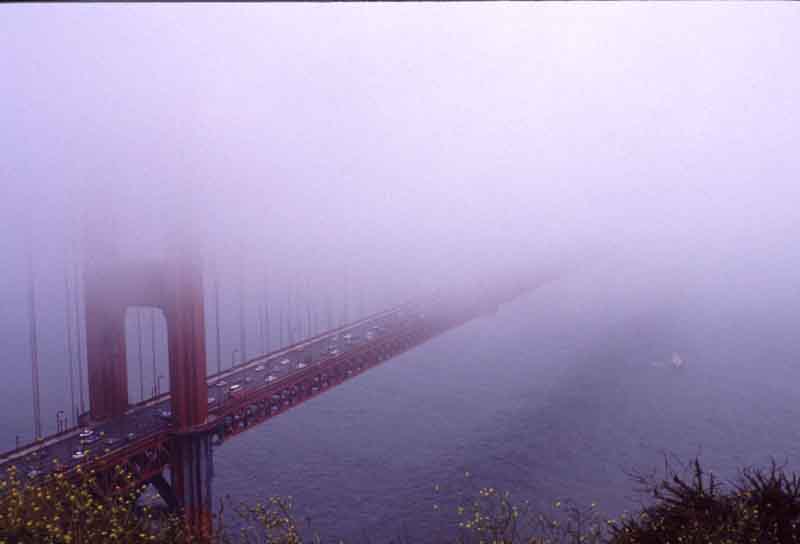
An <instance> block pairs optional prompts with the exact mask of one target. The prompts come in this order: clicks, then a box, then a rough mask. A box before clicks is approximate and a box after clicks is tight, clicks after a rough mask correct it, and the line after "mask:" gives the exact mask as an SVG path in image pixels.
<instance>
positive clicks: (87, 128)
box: [0, 3, 800, 324]
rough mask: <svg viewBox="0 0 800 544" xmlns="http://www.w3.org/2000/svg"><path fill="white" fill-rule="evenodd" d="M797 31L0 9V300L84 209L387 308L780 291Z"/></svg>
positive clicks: (793, 231)
mask: <svg viewBox="0 0 800 544" xmlns="http://www.w3.org/2000/svg"><path fill="white" fill-rule="evenodd" d="M797 28H800V9H798V7H797V6H796V5H794V4H770V3H758V4H706V3H692V4H671V3H659V4H646V5H640V4H633V3H620V4H584V3H580V4H545V5H538V4H522V5H520V4H503V3H491V4H477V5H476V4H447V5H431V4H380V5H367V4H344V5H325V4H320V5H289V4H263V5H206V4H203V5H190V4H180V5H146V6H142V5H90V4H86V5H75V6H61V5H49V4H44V5H6V6H3V7H2V8H0V73H2V74H3V76H2V78H0V105H1V106H2V108H1V109H0V111H1V112H2V129H0V148H1V149H2V155H1V156H0V157H1V158H0V190H1V191H2V192H1V193H0V196H1V198H0V213H2V216H3V217H4V219H5V223H6V225H7V228H6V229H3V232H2V233H0V249H1V250H2V251H3V255H4V274H3V275H4V278H3V281H2V284H1V285H0V296H2V297H3V302H4V304H5V307H6V308H10V307H15V308H16V307H19V308H23V306H21V304H22V298H21V297H22V294H21V290H22V289H23V286H24V266H23V263H24V260H23V259H22V250H21V248H22V244H23V243H24V232H25V231H26V229H27V228H28V225H32V229H33V239H34V243H35V253H36V259H37V263H38V264H37V266H38V270H39V271H40V272H39V274H40V280H39V281H43V282H45V281H48V280H47V278H48V277H50V278H51V279H50V280H49V281H51V283H52V284H53V286H54V287H52V289H53V290H55V289H57V288H58V287H57V286H58V285H60V284H59V282H60V281H61V280H60V274H61V272H60V268H59V267H60V266H61V264H60V263H62V262H63V261H64V260H65V259H70V258H73V257H71V256H70V250H68V248H70V247H71V244H72V243H73V242H76V241H77V242H78V243H79V242H80V239H81V232H82V230H81V229H86V228H103V229H108V228H110V226H109V225H110V223H109V221H110V219H109V217H113V222H114V225H115V227H114V228H115V229H116V230H117V233H116V234H115V237H116V238H117V239H118V241H119V243H120V247H121V248H122V249H123V250H124V251H125V252H126V253H127V254H129V255H132V256H138V255H142V256H151V255H158V254H160V253H163V251H164V250H165V248H166V247H167V241H166V240H167V239H168V237H169V233H170V232H172V230H171V229H175V228H176V225H181V224H184V223H187V222H188V223H190V224H192V225H193V227H194V228H195V229H196V232H197V233H198V240H200V243H201V244H202V246H203V247H204V251H205V252H206V254H207V255H208V256H210V257H212V258H216V259H217V261H218V262H221V263H222V266H223V267H225V266H226V265H230V263H233V262H234V261H235V260H236V259H238V258H239V255H240V254H241V253H242V252H244V253H245V254H246V255H247V259H248V262H249V263H251V264H252V265H253V267H254V268H258V269H265V270H268V271H269V274H271V275H274V276H277V277H283V278H290V277H294V276H296V275H298V274H300V275H302V276H303V277H306V278H309V281H311V282H312V283H313V284H314V285H317V286H319V285H322V284H324V283H326V282H328V281H333V280H331V278H332V277H336V278H341V277H342V275H344V274H345V273H347V274H351V275H352V276H353V277H355V278H358V279H357V280H355V281H356V282H364V284H365V285H366V284H367V283H369V286H370V287H369V289H371V292H381V291H384V292H395V293H397V294H398V297H395V298H401V297H399V294H400V293H402V296H407V295H409V294H411V293H412V292H414V291H415V290H417V291H419V290H421V289H422V287H423V286H424V287H426V288H427V287H432V286H435V285H442V284H446V283H447V282H448V281H451V280H452V279H453V278H459V277H469V276H470V275H475V274H479V273H483V272H485V273H500V272H508V270H512V271H513V270H519V271H525V270H535V269H536V268H537V267H538V266H539V265H540V264H541V263H551V262H559V261H570V262H571V261H575V260H578V261H580V260H582V259H583V260H589V261H591V260H600V261H607V260H609V259H617V258H619V257H620V256H624V258H625V259H626V260H625V261H624V262H626V263H628V264H625V265H619V266H629V265H630V263H632V262H634V261H637V260H638V261H641V260H645V261H647V263H648V264H646V265H643V266H644V267H643V270H646V271H647V274H648V280H647V282H648V283H649V285H650V286H651V288H652V289H653V290H659V289H661V292H662V293H671V292H672V290H671V289H673V288H674V287H675V285H678V284H679V283H680V282H683V281H687V280H686V278H687V277H692V278H697V277H699V278H704V279H705V280H708V278H709V277H711V278H715V277H716V278H718V279H720V281H722V280H724V278H723V277H722V276H726V275H729V274H732V273H736V271H741V277H742V278H745V279H746V280H747V281H750V283H751V284H752V285H757V286H759V288H763V289H764V290H766V291H764V292H771V293H773V294H774V295H775V296H776V297H777V298H778V299H780V298H781V296H783V295H784V294H786V293H787V292H791V293H792V294H793V296H796V288H794V283H793V281H794V277H795V276H796V269H797V264H798V262H800V259H798V256H799V255H800V252H798V244H797V232H798V212H797V210H796V203H797V202H798V201H799V200H800V198H799V197H800V184H799V183H798V173H800V159H798V153H797V142H798V138H797V136H798V127H800V101H798V98H797V97H798V96H800V75H798V74H800V72H799V71H798V70H797V68H796V63H797V51H799V50H800V38H798V33H797V32H796V29H797ZM345 271H346V272H345ZM523 273H524V272H523ZM336 281H339V283H340V284H341V279H339V280H336ZM743 281H745V280H743ZM747 281H745V283H747ZM712 283H713V281H712ZM319 289H322V288H319ZM43 296H45V297H46V296H47V295H46V294H45V295H43ZM389 298H391V297H389ZM20 311H21V310H20ZM9 312H10V313H9V314H8V315H11V313H13V312H16V310H14V311H13V312H12V310H9ZM14 315H24V313H19V312H17V313H14ZM9 319H10V318H9ZM23 324H24V322H23Z"/></svg>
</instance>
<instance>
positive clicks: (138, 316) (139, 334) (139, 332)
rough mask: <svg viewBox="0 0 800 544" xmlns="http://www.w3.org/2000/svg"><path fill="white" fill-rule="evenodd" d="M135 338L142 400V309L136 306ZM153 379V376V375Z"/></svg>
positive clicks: (142, 398) (141, 397)
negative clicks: (137, 348) (137, 345)
mask: <svg viewBox="0 0 800 544" xmlns="http://www.w3.org/2000/svg"><path fill="white" fill-rule="evenodd" d="M136 339H137V340H138V342H139V400H144V358H143V357H142V309H141V308H136ZM153 379H155V376H153Z"/></svg>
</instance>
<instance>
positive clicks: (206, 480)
mask: <svg viewBox="0 0 800 544" xmlns="http://www.w3.org/2000/svg"><path fill="white" fill-rule="evenodd" d="M170 449H171V451H172V460H171V467H172V471H171V472H172V490H173V492H174V495H175V496H176V497H177V498H178V501H177V502H178V506H179V508H180V509H181V510H182V511H183V516H184V519H185V520H186V523H187V525H188V526H189V529H190V530H191V531H192V534H194V535H196V536H199V537H206V536H209V535H211V532H212V528H213V526H212V521H213V520H212V518H213V515H212V508H213V504H212V496H211V480H212V479H213V477H214V454H213V450H212V447H211V433H209V432H207V431H203V432H190V433H185V434H183V433H182V434H178V435H175V437H174V438H173V443H172V447H171V448H170Z"/></svg>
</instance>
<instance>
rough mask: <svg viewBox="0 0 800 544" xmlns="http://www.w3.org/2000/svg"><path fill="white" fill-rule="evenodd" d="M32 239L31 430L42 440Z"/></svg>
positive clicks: (30, 240)
mask: <svg viewBox="0 0 800 544" xmlns="http://www.w3.org/2000/svg"><path fill="white" fill-rule="evenodd" d="M32 243H33V237H32V236H31V233H30V232H29V233H28V238H27V240H26V248H25V251H26V257H27V264H28V317H29V318H30V348H31V385H32V388H33V429H34V439H35V440H40V439H41V438H42V414H41V399H40V397H39V351H38V348H39V346H38V339H37V337H36V288H35V278H34V276H33V273H34V270H33V248H32V247H31V246H32Z"/></svg>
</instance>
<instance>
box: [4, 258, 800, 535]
mask: <svg viewBox="0 0 800 544" xmlns="http://www.w3.org/2000/svg"><path fill="white" fill-rule="evenodd" d="M617 276H619V277H617ZM781 285H783V287H781ZM729 292H731V293H733V292H735V293H738V294H737V295H736V296H728V294H727V293H729ZM798 299H800V297H799V296H798V294H797V293H796V289H795V288H794V287H793V284H790V283H789V282H784V283H781V282H778V281H775V282H771V283H769V282H767V283H765V284H763V285H762V288H760V289H753V288H751V287H750V286H748V289H743V288H742V286H741V284H740V283H737V282H734V281H727V280H724V281H723V280H721V279H720V278H718V277H713V278H709V280H708V281H707V282H699V283H697V284H696V285H690V286H688V287H686V286H683V287H681V288H676V287H674V286H672V287H670V286H669V282H666V283H665V282H662V283H660V284H658V283H653V281H652V278H651V277H649V276H648V274H647V273H646V271H638V272H635V271H630V272H629V273H627V274H626V275H624V276H621V275H619V274H609V273H608V271H606V272H603V273H602V274H600V275H599V276H597V275H592V274H587V275H578V276H575V277H569V278H565V279H564V280H562V281H559V282H556V283H553V284H550V285H548V286H546V287H543V288H541V289H539V290H537V291H534V292H532V293H530V294H529V295H527V296H525V297H523V298H520V299H518V300H516V301H514V302H512V303H509V304H506V305H504V306H502V307H501V308H500V309H499V311H498V312H497V314H496V315H493V316H485V317H482V318H480V319H476V320H474V321H472V322H470V323H467V324H466V325H464V326H462V327H460V328H458V329H455V330H452V331H449V332H447V333H446V334H443V335H441V336H439V337H437V338H435V339H433V340H431V341H429V342H428V343H426V344H424V345H422V346H419V347H417V348H416V349H414V350H411V351H409V352H407V353H405V354H403V355H401V356H398V357H396V358H394V359H391V360H390V361H388V362H386V363H384V364H382V365H381V366H379V367H376V368H374V369H372V370H370V371H369V372H366V373H365V374H363V375H361V376H359V377H357V378H355V379H353V380H350V381H348V382H346V383H344V384H342V385H340V386H338V387H336V388H334V389H333V390H330V391H329V392H327V393H326V394H324V395H321V396H319V397H317V398H315V399H312V400H310V401H308V402H306V403H304V404H302V405H300V406H298V407H297V408H295V409H293V410H291V411H289V412H288V413H286V414H283V415H281V416H280V417H278V418H275V419H274V420H271V421H270V422H268V423H266V424H264V425H262V426H260V427H258V428H255V429H253V430H250V431H248V432H247V433H245V434H243V435H241V436H238V437H236V438H235V439H233V440H232V441H231V442H229V443H227V444H225V445H223V446H221V447H219V448H217V449H215V468H216V476H215V480H214V493H215V497H216V499H219V498H222V497H224V496H226V495H230V496H231V497H232V498H233V499H234V500H237V501H238V500H244V501H257V500H259V499H262V498H265V497H268V496H273V495H279V496H291V497H292V498H293V500H294V503H295V513H296V515H297V517H298V518H299V519H300V520H301V521H302V522H303V525H304V527H306V528H305V529H304V530H305V532H306V534H309V535H310V534H312V533H314V532H317V533H319V534H320V536H321V537H322V539H323V541H324V542H337V541H338V540H339V539H344V540H346V541H348V542H367V541H369V542H389V541H391V540H393V539H397V538H398V537H400V536H406V537H407V538H408V539H409V540H411V541H414V542H437V541H441V540H443V539H444V538H446V537H447V536H452V535H453V527H454V524H453V521H454V519H455V517H456V516H455V512H456V509H457V507H458V505H459V504H461V503H463V502H464V499H463V495H464V494H468V493H471V492H474V491H475V490H476V489H478V488H479V487H481V486H493V487H496V488H498V489H500V490H503V491H509V492H511V493H512V496H513V497H514V498H515V499H516V500H519V501H522V500H528V501H530V502H531V504H532V505H533V506H534V507H535V508H539V509H543V510H547V509H549V508H550V505H551V504H552V503H553V501H555V500H557V499H565V498H570V499H573V500H575V501H577V502H578V503H580V504H588V503H590V502H596V503H598V505H599V507H600V508H601V509H602V510H603V511H605V512H607V513H608V514H609V515H618V514H619V513H621V512H623V511H624V510H625V509H633V508H636V506H637V504H639V501H640V500H641V498H640V497H638V496H637V495H636V494H635V493H634V485H633V483H632V482H631V481H630V479H629V476H627V474H626V473H627V472H631V471H640V472H649V471H652V470H653V469H659V468H660V467H662V466H663V459H664V455H665V454H670V455H671V454H674V455H676V456H678V457H679V458H681V459H684V460H687V459H689V458H690V457H692V456H694V455H699V456H700V457H701V460H703V462H704V464H705V465H706V466H707V467H708V468H711V469H713V470H714V471H715V472H717V473H718V474H720V475H722V476H723V477H724V478H731V477H733V476H735V474H736V469H737V467H741V466H746V465H751V464H757V465H760V464H764V463H767V462H769V460H770V458H771V457H775V458H776V459H777V460H778V461H781V462H783V461H785V462H787V463H788V465H789V468H796V467H797V466H798V460H799V459H798V456H799V455H800V432H799V431H798V430H797V427H796V422H797V421H798V420H800V404H798V403H797V401H796V399H797V398H798V393H800V391H799V389H800V387H798V385H797V384H798V383H800V380H799V378H800V365H798V364H797V360H798V357H797V354H798V353H800V337H799V336H798V335H797V333H796V323H798V321H800V312H799V311H798V309H800V302H799V301H798ZM16 317H19V316H16ZM41 319H42V331H43V332H42V335H41V338H40V342H41V344H42V353H43V355H42V358H43V382H42V391H43V397H44V399H46V402H47V403H50V404H47V405H46V406H45V408H44V409H43V414H52V413H54V409H55V408H56V404H55V403H56V402H57V399H58V398H61V399H63V398H64V395H65V391H66V389H65V378H64V375H63V371H61V372H60V371H59V369H58V368H56V367H58V365H59V364H60V361H61V359H60V358H59V357H58V356H57V355H58V350H59V349H61V350H63V336H60V334H59V332H58V325H59V324H60V320H62V319H63V316H59V315H52V316H50V315H43V316H42V318H41ZM51 321H52V323H50V322H51ZM9 323H11V324H12V325H13V324H14V323H17V324H19V323H21V325H20V326H18V327H17V328H18V329H19V331H17V332H18V334H17V333H14V334H12V333H13V331H14V330H15V329H14V328H13V326H11V325H9V327H6V328H4V329H3V330H4V331H6V332H5V333H4V334H5V336H4V337H3V343H4V346H5V347H6V357H7V359H6V364H5V367H6V372H7V376H6V380H5V384H4V385H3V386H2V395H0V427H2V430H3V433H2V437H0V438H2V440H3V443H4V445H5V447H12V446H13V440H14V433H17V432H20V433H24V432H29V428H30V410H29V405H30V399H29V384H30V374H29V370H26V369H27V359H26V351H25V343H26V341H27V337H26V332H25V327H24V324H25V322H24V320H21V319H14V320H9ZM51 329H52V330H51ZM227 330H228V331H229V332H231V331H233V329H232V328H230V327H228V328H227ZM8 331H11V332H8ZM234 336H235V335H234ZM673 352H678V353H679V354H680V355H681V356H682V357H683V358H684V360H685V361H686V367H685V368H684V369H682V370H681V371H674V370H672V369H669V368H666V367H663V366H660V365H659V364H658V363H661V362H664V361H666V360H667V359H668V358H669V357H670V356H671V355H672V353H673ZM14 353H16V355H13V354H14ZM9 354H11V355H9ZM61 370H63V369H61ZM59 372H60V373H59ZM133 389H134V390H136V387H133ZM54 399H55V400H54ZM50 423H52V422H50ZM307 520H310V525H309V524H308V523H307Z"/></svg>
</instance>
